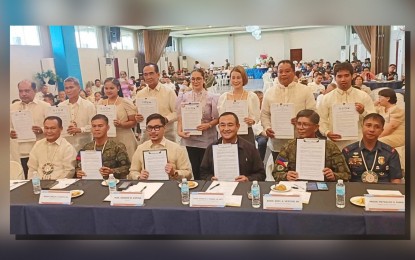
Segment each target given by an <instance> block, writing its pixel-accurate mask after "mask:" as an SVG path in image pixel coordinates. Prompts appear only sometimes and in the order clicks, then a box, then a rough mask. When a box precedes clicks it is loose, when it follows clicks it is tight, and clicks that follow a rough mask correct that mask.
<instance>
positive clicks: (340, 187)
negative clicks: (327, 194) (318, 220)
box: [336, 180, 346, 208]
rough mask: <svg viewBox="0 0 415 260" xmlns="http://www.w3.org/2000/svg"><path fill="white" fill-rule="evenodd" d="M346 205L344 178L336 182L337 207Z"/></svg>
mask: <svg viewBox="0 0 415 260" xmlns="http://www.w3.org/2000/svg"><path fill="white" fill-rule="evenodd" d="M345 206H346V187H345V186H344V183H343V180H338V181H337V184H336V207H338V208H344V207H345Z"/></svg>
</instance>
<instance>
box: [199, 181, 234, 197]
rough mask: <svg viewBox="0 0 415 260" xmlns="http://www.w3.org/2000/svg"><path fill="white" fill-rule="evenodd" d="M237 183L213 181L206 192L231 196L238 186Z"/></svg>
mask: <svg viewBox="0 0 415 260" xmlns="http://www.w3.org/2000/svg"><path fill="white" fill-rule="evenodd" d="M238 183H239V182H237V181H213V182H212V183H211V184H210V186H209V188H207V190H206V192H208V193H223V194H224V195H225V196H230V195H232V194H233V192H234V191H235V189H236V187H237V186H238Z"/></svg>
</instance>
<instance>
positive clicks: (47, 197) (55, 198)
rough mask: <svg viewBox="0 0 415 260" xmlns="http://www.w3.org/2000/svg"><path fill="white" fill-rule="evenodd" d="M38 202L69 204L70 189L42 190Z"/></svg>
mask: <svg viewBox="0 0 415 260" xmlns="http://www.w3.org/2000/svg"><path fill="white" fill-rule="evenodd" d="M39 204H56V205H70V204H71V191H69V190H42V191H41V192H40V196H39Z"/></svg>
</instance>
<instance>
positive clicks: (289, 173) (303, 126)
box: [272, 109, 350, 181]
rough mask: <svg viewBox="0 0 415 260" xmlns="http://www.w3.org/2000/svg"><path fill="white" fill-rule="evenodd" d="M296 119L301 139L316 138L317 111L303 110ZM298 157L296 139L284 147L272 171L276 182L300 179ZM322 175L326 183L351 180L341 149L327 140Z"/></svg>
mask: <svg viewBox="0 0 415 260" xmlns="http://www.w3.org/2000/svg"><path fill="white" fill-rule="evenodd" d="M296 119H297V123H296V126H297V127H296V131H297V137H298V138H299V139H304V138H316V132H317V130H318V128H319V125H318V123H319V121H320V116H319V115H318V114H317V113H316V112H315V111H313V110H310V109H304V110H301V111H300V112H298V114H297V116H296ZM296 155H297V139H294V140H291V141H289V142H288V143H287V144H286V145H285V146H283V147H282V148H281V151H280V153H279V154H278V156H277V159H276V162H275V166H274V170H273V171H272V176H273V177H274V179H275V181H282V180H288V181H295V180H297V179H298V172H296V168H295V167H296ZM321 174H322V175H324V180H325V181H337V180H338V179H343V180H345V181H348V180H349V179H350V171H349V169H348V168H347V164H346V161H345V159H344V157H343V155H342V153H341V151H340V149H339V148H338V147H337V145H336V144H335V143H334V142H332V141H330V140H326V153H325V168H324V169H322V170H321Z"/></svg>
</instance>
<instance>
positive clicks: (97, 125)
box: [75, 114, 131, 179]
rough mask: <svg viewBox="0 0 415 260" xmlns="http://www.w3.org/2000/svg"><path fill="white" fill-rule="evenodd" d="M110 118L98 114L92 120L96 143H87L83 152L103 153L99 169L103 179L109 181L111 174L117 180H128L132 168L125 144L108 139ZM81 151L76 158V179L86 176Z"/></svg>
mask: <svg viewBox="0 0 415 260" xmlns="http://www.w3.org/2000/svg"><path fill="white" fill-rule="evenodd" d="M109 128H110V126H109V125H108V118H107V117H106V116H105V115H101V114H97V115H95V116H94V117H93V118H92V120H91V131H92V135H93V137H94V141H92V142H89V143H87V144H86V145H85V146H84V147H83V148H82V149H81V151H87V150H93V151H94V150H95V151H101V153H102V167H101V168H100V169H99V172H100V173H101V175H102V177H103V178H104V179H107V178H108V176H109V174H111V173H112V174H114V177H115V178H117V179H126V178H127V175H128V173H129V169H130V166H131V162H130V159H128V154H127V150H126V148H125V145H124V144H123V143H119V142H117V141H114V140H110V139H108V135H107V133H108V130H109ZM81 165H82V162H81V156H80V151H79V153H78V156H77V157H76V167H75V172H76V177H77V178H82V177H83V176H86V174H85V172H83V171H82V169H81Z"/></svg>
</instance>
